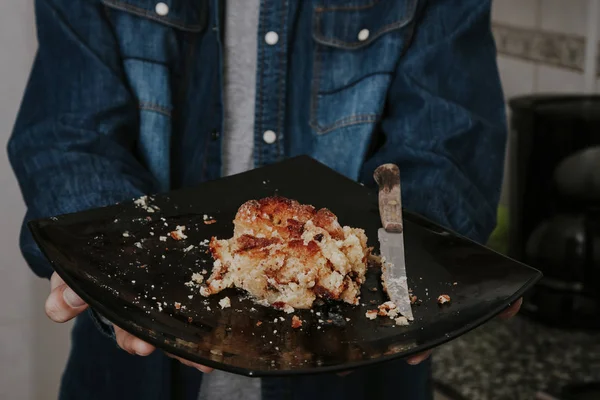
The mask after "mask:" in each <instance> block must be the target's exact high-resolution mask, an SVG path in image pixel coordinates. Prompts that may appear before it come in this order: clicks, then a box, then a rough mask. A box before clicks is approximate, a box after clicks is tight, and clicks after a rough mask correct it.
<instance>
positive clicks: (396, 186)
mask: <svg viewBox="0 0 600 400" xmlns="http://www.w3.org/2000/svg"><path fill="white" fill-rule="evenodd" d="M373 177H374V178H375V182H377V184H378V185H379V215H380V216H381V223H382V224H383V228H384V229H385V230H386V231H388V232H395V233H401V232H402V228H403V227H402V200H401V197H400V196H401V195H400V168H398V166H397V165H395V164H383V165H381V166H379V167H378V168H377V169H376V170H375V173H374V174H373Z"/></svg>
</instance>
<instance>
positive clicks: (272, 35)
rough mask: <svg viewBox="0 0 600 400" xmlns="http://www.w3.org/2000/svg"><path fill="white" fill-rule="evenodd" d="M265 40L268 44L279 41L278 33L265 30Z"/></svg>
mask: <svg viewBox="0 0 600 400" xmlns="http://www.w3.org/2000/svg"><path fill="white" fill-rule="evenodd" d="M265 42H267V44H268V45H271V46H273V45H274V44H277V42H279V35H278V34H277V32H273V31H270V32H267V34H266V35H265Z"/></svg>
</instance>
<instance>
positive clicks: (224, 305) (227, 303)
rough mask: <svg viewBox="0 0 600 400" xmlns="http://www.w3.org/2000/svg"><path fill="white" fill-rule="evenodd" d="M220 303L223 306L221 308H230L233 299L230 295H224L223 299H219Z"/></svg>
mask: <svg viewBox="0 0 600 400" xmlns="http://www.w3.org/2000/svg"><path fill="white" fill-rule="evenodd" d="M219 305H220V306H221V309H223V308H229V307H231V300H229V297H223V298H222V299H221V300H219Z"/></svg>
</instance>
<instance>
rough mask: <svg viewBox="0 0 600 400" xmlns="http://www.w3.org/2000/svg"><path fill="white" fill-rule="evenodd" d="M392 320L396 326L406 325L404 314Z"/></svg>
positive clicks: (406, 320) (406, 319)
mask: <svg viewBox="0 0 600 400" xmlns="http://www.w3.org/2000/svg"><path fill="white" fill-rule="evenodd" d="M394 322H395V323H396V325H398V326H407V325H408V318H406V317H404V316H400V317H398V318H396V319H394Z"/></svg>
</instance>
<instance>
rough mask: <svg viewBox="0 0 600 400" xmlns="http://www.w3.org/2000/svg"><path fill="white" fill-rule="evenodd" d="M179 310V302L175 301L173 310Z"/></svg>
mask: <svg viewBox="0 0 600 400" xmlns="http://www.w3.org/2000/svg"><path fill="white" fill-rule="evenodd" d="M180 308H181V303H179V302H177V301H176V302H175V309H176V310H179V309H180Z"/></svg>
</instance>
